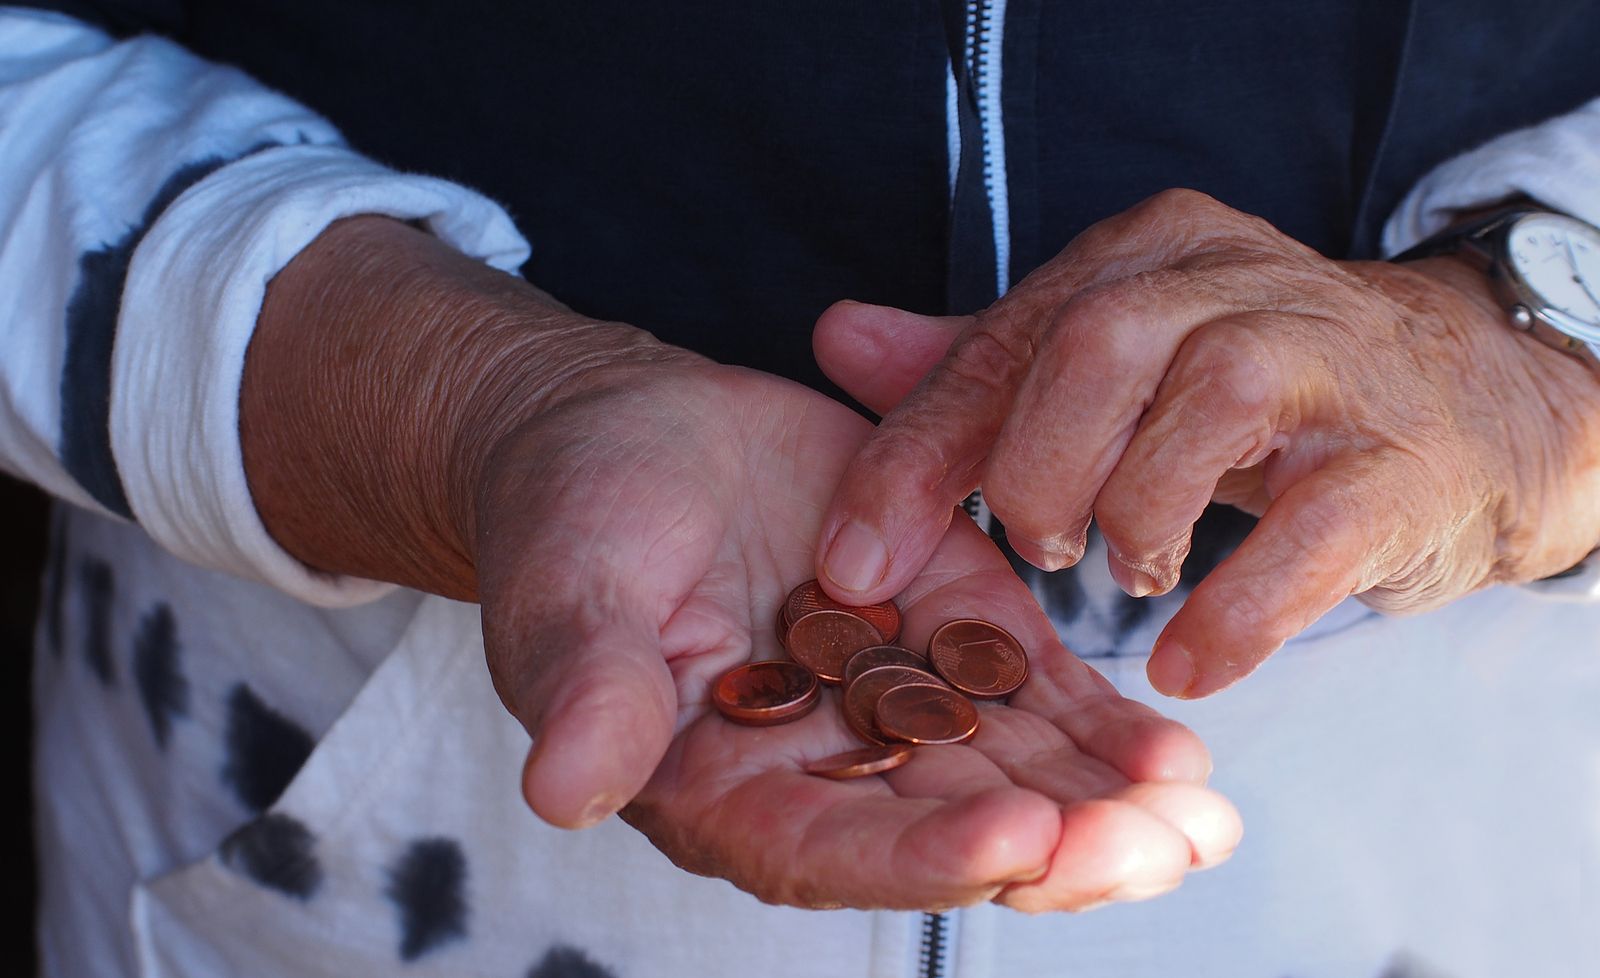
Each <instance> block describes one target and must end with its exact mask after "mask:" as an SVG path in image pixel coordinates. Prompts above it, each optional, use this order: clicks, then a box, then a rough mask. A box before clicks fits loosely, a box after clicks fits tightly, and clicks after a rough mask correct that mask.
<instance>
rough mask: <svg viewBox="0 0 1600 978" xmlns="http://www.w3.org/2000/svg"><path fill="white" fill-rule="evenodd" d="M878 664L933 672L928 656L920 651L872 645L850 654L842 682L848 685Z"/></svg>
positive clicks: (896, 646) (894, 646) (895, 646)
mask: <svg viewBox="0 0 1600 978" xmlns="http://www.w3.org/2000/svg"><path fill="white" fill-rule="evenodd" d="M878 666H910V667H911V668H912V669H921V670H922V671H923V672H926V673H929V674H930V675H931V674H932V672H933V667H932V666H930V665H929V664H928V657H927V656H925V655H923V654H922V653H921V652H915V651H913V650H911V649H903V648H901V647H900V646H898V645H872V646H868V647H867V648H864V649H862V650H861V651H860V652H857V653H856V654H855V655H852V656H851V657H850V661H849V662H846V663H845V664H844V684H845V685H846V686H849V685H850V684H851V683H853V682H855V681H856V677H857V676H859V675H861V674H862V673H863V672H866V671H867V670H868V669H876V668H877V667H878Z"/></svg>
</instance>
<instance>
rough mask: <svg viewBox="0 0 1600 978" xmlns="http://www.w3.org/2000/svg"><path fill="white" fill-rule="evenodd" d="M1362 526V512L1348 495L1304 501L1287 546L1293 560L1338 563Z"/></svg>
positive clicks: (1292, 527) (1341, 494) (1320, 497)
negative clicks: (1340, 556)
mask: <svg viewBox="0 0 1600 978" xmlns="http://www.w3.org/2000/svg"><path fill="white" fill-rule="evenodd" d="M1360 523H1361V510H1360V508H1358V507H1356V506H1353V505H1352V501H1351V499H1350V498H1349V493H1347V492H1330V493H1324V494H1322V495H1319V496H1315V497H1313V498H1310V499H1307V500H1305V501H1304V502H1302V503H1301V504H1300V506H1299V508H1298V509H1297V510H1296V511H1295V514H1294V519H1293V520H1292V521H1291V522H1290V524H1289V532H1288V534H1287V542H1288V544H1289V545H1290V546H1291V547H1292V548H1293V549H1294V551H1295V552H1296V556H1298V557H1301V558H1305V557H1312V558H1319V559H1327V558H1329V557H1333V558H1334V559H1338V556H1339V555H1340V553H1341V552H1342V551H1343V550H1344V549H1345V547H1346V543H1347V541H1348V540H1349V539H1350V538H1351V536H1352V534H1353V533H1354V532H1356V531H1357V530H1358V529H1359V527H1360Z"/></svg>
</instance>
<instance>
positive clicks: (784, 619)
mask: <svg viewBox="0 0 1600 978" xmlns="http://www.w3.org/2000/svg"><path fill="white" fill-rule="evenodd" d="M776 630H777V632H778V644H779V645H781V646H783V650H784V651H785V652H787V651H789V606H788V605H787V604H780V605H778V621H777V624H776Z"/></svg>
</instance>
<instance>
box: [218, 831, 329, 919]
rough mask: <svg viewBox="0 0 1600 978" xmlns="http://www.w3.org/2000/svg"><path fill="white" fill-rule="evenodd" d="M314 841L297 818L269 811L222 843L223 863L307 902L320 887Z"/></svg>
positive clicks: (274, 888)
mask: <svg viewBox="0 0 1600 978" xmlns="http://www.w3.org/2000/svg"><path fill="white" fill-rule="evenodd" d="M316 847H317V838H316V836H314V835H312V834H311V830H310V829H308V828H306V826H305V824H304V823H302V822H301V821H300V820H299V819H296V818H292V817H290V816H288V815H284V814H282V813H281V812H269V813H268V814H266V815H263V816H261V817H260V818H258V819H256V820H255V821H253V822H249V823H247V824H245V825H243V826H241V827H240V828H239V829H237V830H236V831H235V832H234V833H233V834H232V835H230V836H228V837H227V838H226V839H224V840H222V849H221V855H222V861H223V863H224V864H225V865H227V866H228V867H230V868H232V869H236V870H238V871H239V872H241V873H243V874H244V875H246V876H248V877H250V878H251V879H253V880H255V881H256V882H257V883H260V884H261V885H262V886H265V887H268V888H269V889H273V890H277V891H278V892H280V893H286V894H288V895H289V896H292V897H295V898H297V899H300V900H309V899H311V897H312V896H314V895H315V894H316V892H317V888H318V887H320V886H321V885H322V866H321V864H319V863H318V862H317V855H316Z"/></svg>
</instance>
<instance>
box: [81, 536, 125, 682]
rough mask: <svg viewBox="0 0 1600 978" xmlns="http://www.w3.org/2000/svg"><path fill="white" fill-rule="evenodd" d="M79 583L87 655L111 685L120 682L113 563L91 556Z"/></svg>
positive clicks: (84, 562)
mask: <svg viewBox="0 0 1600 978" xmlns="http://www.w3.org/2000/svg"><path fill="white" fill-rule="evenodd" d="M78 586H79V589H80V591H81V594H82V595H83V658H84V661H85V662H87V663H88V664H89V668H90V669H91V670H93V672H94V674H95V675H96V676H97V677H99V679H100V682H102V683H104V684H105V685H107V686H112V685H115V684H116V681H117V666H116V661H115V660H114V659H113V658H112V655H111V603H112V600H113V598H114V597H115V589H116V580H115V578H114V577H113V576H112V573H111V565H110V564H108V563H106V562H105V561H103V560H100V559H98V558H95V557H87V558H85V559H84V561H83V564H82V565H80V566H79V568H78Z"/></svg>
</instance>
